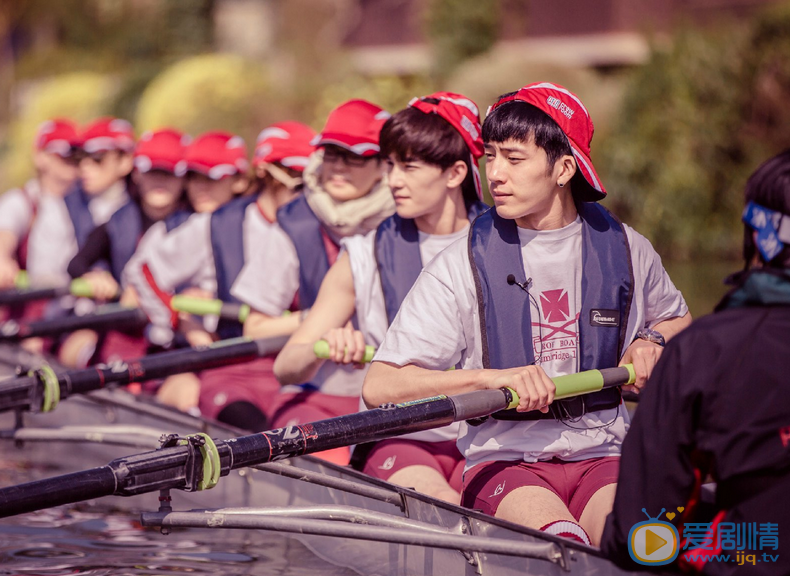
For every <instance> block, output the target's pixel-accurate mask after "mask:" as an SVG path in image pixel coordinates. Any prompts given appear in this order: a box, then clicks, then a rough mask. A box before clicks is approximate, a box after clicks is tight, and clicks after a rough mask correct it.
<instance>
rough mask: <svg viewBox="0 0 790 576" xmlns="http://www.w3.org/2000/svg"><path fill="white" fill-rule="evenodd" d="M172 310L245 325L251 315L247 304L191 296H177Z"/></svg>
mask: <svg viewBox="0 0 790 576" xmlns="http://www.w3.org/2000/svg"><path fill="white" fill-rule="evenodd" d="M170 308H171V309H172V310H174V311H175V312H188V313H189V314H194V315H195V316H208V315H210V314H213V315H214V316H219V317H220V318H221V319H223V320H231V321H236V322H240V323H241V324H244V321H245V320H247V317H248V316H249V315H250V307H249V306H247V305H246V304H235V303H232V302H223V301H222V300H204V299H202V298H191V297H189V296H181V295H178V294H177V295H175V296H173V297H172V298H171V299H170Z"/></svg>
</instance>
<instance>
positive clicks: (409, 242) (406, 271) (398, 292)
mask: <svg viewBox="0 0 790 576" xmlns="http://www.w3.org/2000/svg"><path fill="white" fill-rule="evenodd" d="M488 209H489V206H488V205H487V204H483V203H482V202H479V201H476V202H473V203H472V204H470V205H469V208H468V210H467V214H468V217H469V220H470V221H474V220H475V219H476V218H477V217H478V216H479V215H480V214H482V213H483V212H485V211H486V210H488ZM374 254H375V257H376V266H377V268H378V272H379V279H380V280H381V289H382V292H383V293H384V307H385V309H386V311H387V321H388V323H389V324H392V322H393V320H395V315H396V314H397V313H398V310H399V309H400V307H401V304H402V303H403V299H404V298H406V294H408V293H409V290H411V287H412V286H413V285H414V283H415V282H416V281H417V277H418V276H419V275H420V272H421V271H422V268H423V262H422V257H421V256H420V241H419V232H418V230H417V225H416V224H415V223H414V220H413V219H411V218H401V217H400V216H398V215H397V214H393V215H392V216H390V217H389V218H387V219H386V220H384V222H382V223H381V224H379V226H378V228H377V229H376V236H375V245H374Z"/></svg>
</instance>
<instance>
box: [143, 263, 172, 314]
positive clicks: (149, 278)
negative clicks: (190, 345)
mask: <svg viewBox="0 0 790 576" xmlns="http://www.w3.org/2000/svg"><path fill="white" fill-rule="evenodd" d="M142 269H143V276H144V277H145V280H146V282H148V285H149V286H150V287H151V290H153V291H154V294H156V297H157V298H159V300H161V301H162V304H164V305H165V306H166V307H167V309H168V310H170V324H171V325H172V327H173V329H175V328H177V327H178V312H176V311H175V310H173V308H172V306H171V305H170V302H171V300H172V298H173V297H172V296H171V295H170V294H168V293H167V292H165V291H164V290H162V289H161V288H160V287H159V286H158V285H157V283H156V280H154V275H153V274H152V273H151V269H150V268H149V267H148V264H145V263H144V264H143V266H142Z"/></svg>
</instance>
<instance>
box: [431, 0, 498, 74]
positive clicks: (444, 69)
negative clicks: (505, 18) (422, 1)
mask: <svg viewBox="0 0 790 576" xmlns="http://www.w3.org/2000/svg"><path fill="white" fill-rule="evenodd" d="M426 20H427V33H428V37H429V38H430V40H431V44H432V47H433V51H434V70H433V73H434V77H436V78H437V79H439V80H441V79H444V78H447V77H448V76H449V75H450V74H451V73H452V72H453V71H454V70H455V69H456V68H457V67H458V66H459V65H460V64H461V63H462V62H464V61H465V60H468V59H469V58H472V57H473V56H477V55H478V54H482V53H484V52H486V51H487V50H488V49H489V48H491V47H492V46H493V45H494V42H496V40H497V26H498V25H499V0H431V2H430V5H429V8H428V13H427V16H426Z"/></svg>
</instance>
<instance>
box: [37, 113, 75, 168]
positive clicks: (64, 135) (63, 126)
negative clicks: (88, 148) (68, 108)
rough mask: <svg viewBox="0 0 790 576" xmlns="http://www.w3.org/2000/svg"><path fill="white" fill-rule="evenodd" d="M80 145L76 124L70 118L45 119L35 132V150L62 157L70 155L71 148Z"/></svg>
mask: <svg viewBox="0 0 790 576" xmlns="http://www.w3.org/2000/svg"><path fill="white" fill-rule="evenodd" d="M79 145H80V137H79V133H78V132H77V126H76V125H75V124H74V122H72V121H71V120H65V119H63V118H55V119H53V120H47V121H46V122H44V123H43V124H41V125H40V126H39V127H38V131H37V132H36V143H35V146H36V150H39V151H43V152H51V153H53V154H57V155H59V156H63V157H64V158H65V157H67V156H71V152H72V148H75V147H77V146H79Z"/></svg>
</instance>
